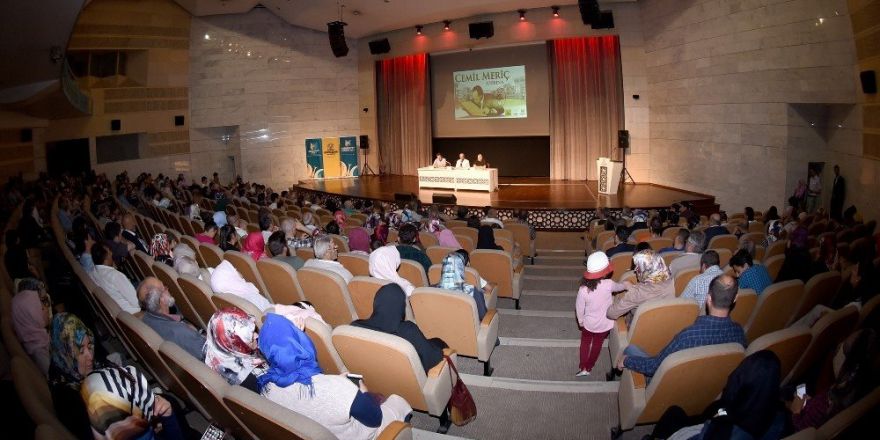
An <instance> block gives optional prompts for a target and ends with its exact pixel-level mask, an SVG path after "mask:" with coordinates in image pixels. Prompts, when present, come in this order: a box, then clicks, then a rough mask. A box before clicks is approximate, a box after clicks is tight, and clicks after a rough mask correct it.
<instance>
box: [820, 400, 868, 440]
mask: <svg viewBox="0 0 880 440" xmlns="http://www.w3.org/2000/svg"><path fill="white" fill-rule="evenodd" d="M878 407H880V388H875V389H874V391H871V392H870V393H868V395H867V396H865V397H862V398H861V399H860V400H859V401H858V402H856V403H854V404H853V405H851V406H850V407H849V408H846V409H844V410H843V411H841V412H839V413H837V415H835V416H834V417H832V418H831V419H829V420H828V421H827V422H825V423H823V424H822V426H820V427H819V430H818V432H817V434H818V435H817V438H820V439H837V438H839V439H847V438H859V434H860V433H858V432H848V431H847V429H849V428H850V427H852V426H853V425H855V424H856V422H859V421H862V420H864V418H865V417H870V415H871V414H872V411H873V412H874V413H876V409H877V408H878ZM866 425H867V426H871V425H873V426H875V427H876V421H874V423H871V422H868V423H866Z"/></svg>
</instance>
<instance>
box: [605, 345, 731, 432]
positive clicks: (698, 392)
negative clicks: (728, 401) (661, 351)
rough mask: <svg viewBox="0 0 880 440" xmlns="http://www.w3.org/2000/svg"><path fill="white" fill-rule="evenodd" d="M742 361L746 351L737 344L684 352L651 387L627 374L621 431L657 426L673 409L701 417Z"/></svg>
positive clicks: (623, 379)
mask: <svg viewBox="0 0 880 440" xmlns="http://www.w3.org/2000/svg"><path fill="white" fill-rule="evenodd" d="M743 357H744V352H743V347H742V346H741V345H739V344H737V343H729V344H720V345H709V346H704V347H697V348H690V349H687V350H682V351H679V352H676V353H672V354H671V355H669V356H667V357H666V359H664V360H663V363H661V364H660V368H658V369H657V372H656V374H655V375H654V377H653V378H652V379H651V383H650V384H646V379H645V376H642V375H641V374H639V373H634V372H632V371H630V370H624V372H623V376H622V377H621V380H620V391H619V394H618V407H619V410H620V428H621V429H623V430H629V429H632V428H633V427H634V426H635V425H643V424H647V423H654V422H657V421H658V420H660V416H662V415H663V413H664V412H665V411H666V410H667V409H669V407H671V406H673V405H678V406H680V407H681V408H682V409H683V410H684V411H685V413H686V414H687V415H689V416H696V415H698V414H701V413H702V412H703V411H704V410H705V409H706V407H707V406H708V405H709V404H710V403H712V402H713V401H714V400H715V399H716V398H717V397H718V395H719V394H720V393H721V391H722V389H723V388H724V384H725V383H726V382H727V376H729V375H730V373H731V372H732V371H733V370H734V368H736V366H737V365H739V363H740V362H741V361H742V360H743Z"/></svg>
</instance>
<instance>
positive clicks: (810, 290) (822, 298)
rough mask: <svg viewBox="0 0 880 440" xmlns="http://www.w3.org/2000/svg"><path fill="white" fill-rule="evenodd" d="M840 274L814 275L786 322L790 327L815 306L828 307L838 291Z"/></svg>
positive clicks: (825, 273) (824, 273) (835, 272)
mask: <svg viewBox="0 0 880 440" xmlns="http://www.w3.org/2000/svg"><path fill="white" fill-rule="evenodd" d="M840 282H841V278H840V272H837V271H831V272H823V273H820V274H816V275H814V276H813V277H812V278H810V279H809V280H808V281H807V284H806V285H805V286H804V295H803V296H802V297H801V299H800V302H799V303H798V306H797V308H796V309H795V312H794V314H793V315H791V318H790V319H789V321H788V325H792V324H793V323H794V322H795V321H797V320H798V319H801V318H802V317H803V316H804V315H806V314H807V313H809V312H810V310H813V307H816V306H817V305H825V306H827V305H830V304H831V301H832V300H833V299H834V296H835V295H837V290H838V289H840Z"/></svg>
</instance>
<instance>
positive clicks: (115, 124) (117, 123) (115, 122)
mask: <svg viewBox="0 0 880 440" xmlns="http://www.w3.org/2000/svg"><path fill="white" fill-rule="evenodd" d="M110 130H113V131H119V130H122V120H121V119H111V120H110Z"/></svg>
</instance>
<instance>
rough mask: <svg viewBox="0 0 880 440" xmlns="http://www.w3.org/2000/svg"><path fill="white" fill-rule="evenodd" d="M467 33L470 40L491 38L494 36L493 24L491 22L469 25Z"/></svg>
mask: <svg viewBox="0 0 880 440" xmlns="http://www.w3.org/2000/svg"><path fill="white" fill-rule="evenodd" d="M468 32H469V33H470V35H471V38H473V39H475V40H479V39H480V38H492V37H493V36H495V24H494V23H493V22H491V21H483V22H480V23H471V24H469V25H468Z"/></svg>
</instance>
